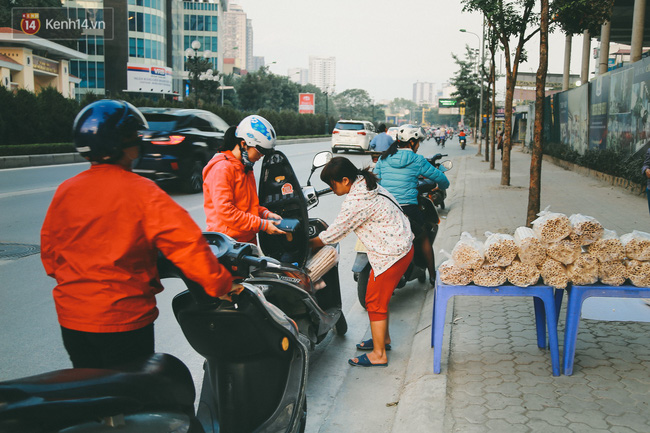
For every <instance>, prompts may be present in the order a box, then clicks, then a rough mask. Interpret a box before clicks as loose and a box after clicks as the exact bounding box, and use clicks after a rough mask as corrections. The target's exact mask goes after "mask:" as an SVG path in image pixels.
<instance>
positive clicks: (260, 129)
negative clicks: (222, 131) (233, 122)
mask: <svg viewBox="0 0 650 433" xmlns="http://www.w3.org/2000/svg"><path fill="white" fill-rule="evenodd" d="M235 136H236V137H238V138H241V139H243V140H244V141H245V142H246V145H247V146H251V147H255V148H256V149H257V150H259V151H260V153H261V154H262V155H270V154H272V153H273V148H274V147H275V129H273V126H272V125H271V124H270V123H269V121H268V120H266V119H265V118H263V117H262V116H257V115H252V116H248V117H246V118H244V120H242V121H241V122H239V125H237V130H236V131H235Z"/></svg>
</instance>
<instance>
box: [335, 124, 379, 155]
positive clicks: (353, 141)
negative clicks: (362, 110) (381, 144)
mask: <svg viewBox="0 0 650 433" xmlns="http://www.w3.org/2000/svg"><path fill="white" fill-rule="evenodd" d="M376 135H377V129H376V128H375V125H373V124H372V122H368V121H366V120H339V121H338V122H336V126H335V127H334V131H332V152H333V153H336V152H338V151H339V150H346V151H348V150H357V151H361V152H366V151H368V149H369V148H370V141H372V139H373V138H375V136H376Z"/></svg>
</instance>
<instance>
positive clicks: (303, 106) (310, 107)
mask: <svg viewBox="0 0 650 433" xmlns="http://www.w3.org/2000/svg"><path fill="white" fill-rule="evenodd" d="M315 100H316V98H315V96H314V94H313V93H300V94H299V101H298V112H299V113H300V114H314V113H315V112H316V110H315V108H314V107H315Z"/></svg>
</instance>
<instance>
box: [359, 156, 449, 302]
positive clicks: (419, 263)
mask: <svg viewBox="0 0 650 433" xmlns="http://www.w3.org/2000/svg"><path fill="white" fill-rule="evenodd" d="M442 156H447V155H441V154H437V155H435V156H434V157H432V158H431V159H433V158H436V160H437V159H439V158H441V157H442ZM439 167H442V168H441V170H443V171H448V170H450V169H451V168H452V167H453V163H452V162H451V161H444V162H442V163H440V164H438V166H437V167H436V168H439ZM417 190H418V206H419V207H420V210H421V211H422V212H423V214H424V220H425V229H426V231H427V236H428V237H429V241H430V242H431V245H433V242H434V241H435V239H436V235H437V234H438V225H439V224H440V217H439V216H438V212H437V211H436V207H435V205H434V204H433V199H432V194H433V193H434V192H435V191H437V190H438V184H437V183H436V182H435V181H433V180H430V179H419V180H418V186H417ZM355 251H356V252H357V256H356V258H355V260H354V264H353V265H352V272H353V273H354V280H355V281H356V282H357V295H358V298H359V303H360V304H361V306H362V307H364V308H365V306H366V289H367V287H368V279H369V278H370V270H371V268H370V262H369V261H368V254H367V252H366V249H365V247H364V246H363V244H362V243H361V242H359V241H357V243H356V245H355ZM434 266H435V257H434ZM426 269H427V264H426V261H425V258H424V256H423V254H422V252H421V251H420V249H419V248H415V254H414V255H413V260H412V261H411V263H410V264H409V267H408V269H407V270H406V272H405V273H404V275H402V277H401V278H400V281H399V283H398V284H397V288H398V289H399V288H402V287H404V286H405V285H406V283H407V282H409V281H413V280H416V279H417V280H418V282H420V283H424V282H425V281H426Z"/></svg>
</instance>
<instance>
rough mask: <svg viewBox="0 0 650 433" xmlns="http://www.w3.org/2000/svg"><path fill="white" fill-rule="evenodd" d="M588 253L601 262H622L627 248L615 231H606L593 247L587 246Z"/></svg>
mask: <svg viewBox="0 0 650 433" xmlns="http://www.w3.org/2000/svg"><path fill="white" fill-rule="evenodd" d="M587 251H589V254H592V255H593V256H595V257H596V258H597V259H598V261H599V262H611V261H613V260H619V261H620V260H623V259H624V258H625V248H624V247H623V243H622V242H621V239H620V238H619V237H618V235H617V234H616V232H615V231H614V230H607V229H605V230H604V232H603V236H602V237H601V238H600V239H598V240H597V241H596V242H594V243H593V244H591V245H587Z"/></svg>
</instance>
